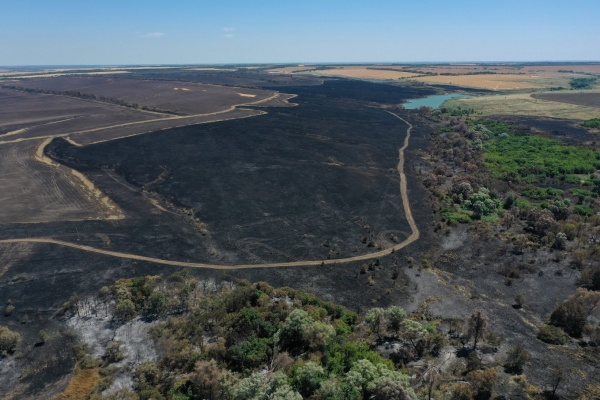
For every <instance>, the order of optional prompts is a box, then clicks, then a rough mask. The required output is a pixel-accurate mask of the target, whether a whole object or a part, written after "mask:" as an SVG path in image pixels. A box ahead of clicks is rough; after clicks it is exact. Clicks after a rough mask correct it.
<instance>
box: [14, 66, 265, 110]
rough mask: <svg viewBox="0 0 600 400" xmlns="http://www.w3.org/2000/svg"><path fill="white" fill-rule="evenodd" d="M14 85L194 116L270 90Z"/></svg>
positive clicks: (109, 81)
mask: <svg viewBox="0 0 600 400" xmlns="http://www.w3.org/2000/svg"><path fill="white" fill-rule="evenodd" d="M18 86H20V87H24V88H29V89H42V90H51V91H59V92H63V91H72V92H80V93H85V94H93V95H96V96H104V97H106V98H110V99H117V100H122V101H125V102H127V103H129V104H137V105H138V106H139V107H140V108H141V107H147V108H150V109H155V108H156V109H159V110H169V111H171V112H175V113H180V114H187V115H197V114H210V113H214V112H219V111H221V112H222V111H225V110H228V109H230V108H231V107H232V106H236V105H240V104H243V103H250V102H257V101H261V100H264V99H266V98H268V97H271V96H273V94H274V92H271V91H264V90H258V89H250V88H244V89H241V88H233V87H224V86H215V85H206V84H194V83H189V84H187V85H182V84H180V83H179V82H172V81H155V80H154V81H151V80H130V79H119V78H106V77H99V76H94V77H79V76H78V77H57V78H42V79H29V80H26V81H22V82H19V84H18Z"/></svg>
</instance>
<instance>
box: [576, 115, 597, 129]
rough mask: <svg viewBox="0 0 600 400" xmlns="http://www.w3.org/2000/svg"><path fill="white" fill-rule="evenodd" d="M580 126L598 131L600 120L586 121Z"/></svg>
mask: <svg viewBox="0 0 600 400" xmlns="http://www.w3.org/2000/svg"><path fill="white" fill-rule="evenodd" d="M581 126H583V127H584V128H591V129H600V118H593V119H590V120H588V121H585V122H582V123H581Z"/></svg>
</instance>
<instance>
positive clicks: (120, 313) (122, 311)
mask: <svg viewBox="0 0 600 400" xmlns="http://www.w3.org/2000/svg"><path fill="white" fill-rule="evenodd" d="M134 315H135V304H133V301H131V300H129V299H125V300H123V301H120V302H119V303H118V304H117V307H116V309H115V316H116V317H117V318H119V319H120V320H123V321H127V320H129V319H131V318H133V316H134Z"/></svg>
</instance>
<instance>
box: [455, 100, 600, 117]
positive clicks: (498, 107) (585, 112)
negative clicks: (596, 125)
mask: <svg viewBox="0 0 600 400" xmlns="http://www.w3.org/2000/svg"><path fill="white" fill-rule="evenodd" d="M443 105H444V106H445V107H450V108H456V107H458V106H461V107H463V108H465V107H466V108H473V109H475V111H477V112H479V113H481V114H482V115H531V116H538V117H551V118H566V119H576V120H588V119H591V118H600V109H598V108H594V107H585V106H578V105H575V104H567V103H560V102H556V101H546V100H540V99H534V98H533V97H531V95H530V94H511V95H501V96H483V97H473V98H470V99H452V100H448V101H446V102H445V103H444V104H443Z"/></svg>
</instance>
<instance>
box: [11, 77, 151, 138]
mask: <svg viewBox="0 0 600 400" xmlns="http://www.w3.org/2000/svg"><path fill="white" fill-rule="evenodd" d="M157 118H161V116H160V115H156V114H150V113H144V112H140V111H135V110H131V109H127V108H123V107H115V106H111V105H108V104H102V103H95V102H90V101H82V100H78V99H73V98H68V97H64V96H52V95H44V94H38V93H24V92H20V91H15V90H8V89H2V88H0V141H9V140H14V139H20V138H33V137H47V136H54V135H63V134H66V133H69V132H77V131H80V130H85V129H94V128H98V127H103V126H106V125H115V124H126V123H131V122H138V121H149V120H152V119H157Z"/></svg>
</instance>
